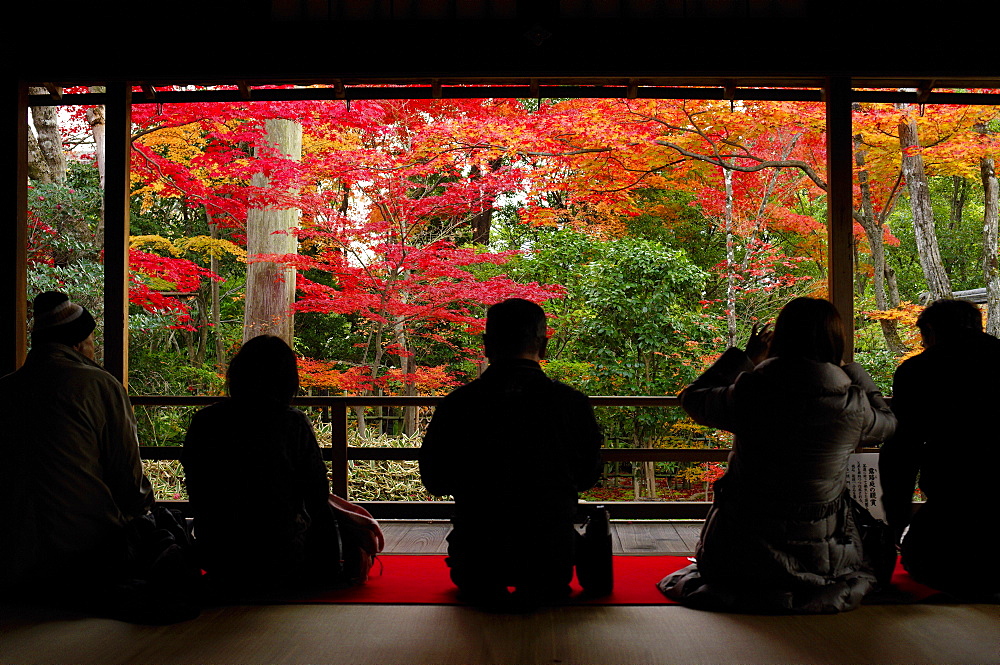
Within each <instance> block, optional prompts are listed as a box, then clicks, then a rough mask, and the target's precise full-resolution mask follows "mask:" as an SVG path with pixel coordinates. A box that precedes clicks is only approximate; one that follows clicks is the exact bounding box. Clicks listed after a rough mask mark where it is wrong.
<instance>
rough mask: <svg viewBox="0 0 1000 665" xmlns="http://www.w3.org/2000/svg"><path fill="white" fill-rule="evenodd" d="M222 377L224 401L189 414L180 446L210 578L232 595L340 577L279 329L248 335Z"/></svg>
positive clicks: (331, 525)
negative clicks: (276, 332)
mask: <svg viewBox="0 0 1000 665" xmlns="http://www.w3.org/2000/svg"><path fill="white" fill-rule="evenodd" d="M227 380H228V383H229V394H230V397H229V399H226V400H223V401H221V402H218V403H216V404H213V405H211V406H208V407H206V408H204V409H202V410H200V411H199V412H198V413H196V414H195V416H194V418H193V419H192V421H191V427H190V428H189V429H188V432H187V436H186V438H185V439H184V450H183V452H182V454H181V461H182V463H183V465H184V475H185V483H186V484H187V489H188V493H189V496H190V499H191V507H192V510H193V512H194V517H195V520H194V535H195V540H196V543H197V546H198V549H199V553H200V556H201V557H202V561H203V565H204V567H205V570H206V571H207V573H208V575H209V578H210V579H211V580H212V581H213V582H214V583H215V584H216V585H218V587H219V589H220V590H221V592H222V593H223V594H224V595H230V596H237V597H240V596H243V597H253V596H255V595H260V594H267V593H270V592H283V591H287V590H293V589H296V588H299V587H315V586H322V585H330V584H334V583H337V582H338V581H339V577H338V576H339V572H340V571H339V566H340V557H341V553H340V547H339V536H338V524H337V520H336V518H335V517H334V515H333V513H332V511H331V509H330V506H329V494H330V483H329V480H328V479H327V470H326V465H325V464H324V463H323V459H322V457H321V455H320V450H319V446H318V444H317V442H316V436H315V434H314V433H313V429H312V425H311V424H310V423H309V420H308V419H307V418H306V416H305V414H304V413H302V412H301V411H299V410H298V409H294V408H292V407H291V406H290V404H291V400H292V397H294V395H295V394H296V393H297V392H298V389H299V378H298V370H297V366H296V359H295V353H294V351H292V349H290V348H289V347H288V345H287V344H286V343H285V342H284V341H283V340H282V339H281V338H279V337H273V336H270V335H261V336H259V337H254V338H253V339H251V340H249V341H247V342H246V343H245V344H244V345H243V347H242V348H241V349H240V351H239V352H238V353H237V354H236V356H234V357H233V359H232V361H231V362H230V364H229V370H228V372H227Z"/></svg>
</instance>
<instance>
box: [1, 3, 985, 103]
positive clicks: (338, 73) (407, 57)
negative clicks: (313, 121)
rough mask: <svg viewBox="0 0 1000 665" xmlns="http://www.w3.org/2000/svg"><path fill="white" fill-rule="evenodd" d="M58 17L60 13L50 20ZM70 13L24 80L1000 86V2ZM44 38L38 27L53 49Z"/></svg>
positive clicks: (72, 8)
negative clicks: (835, 80)
mask: <svg viewBox="0 0 1000 665" xmlns="http://www.w3.org/2000/svg"><path fill="white" fill-rule="evenodd" d="M59 5H60V3H56V4H55V5H50V4H49V3H46V4H45V12H46V14H48V15H52V16H58V15H59V14H60V6H59ZM65 11H66V12H67V14H66V15H67V16H72V17H73V21H74V27H73V28H72V39H69V40H66V41H64V42H62V46H60V47H59V48H55V49H53V48H48V49H35V50H32V51H30V56H28V57H24V58H21V59H20V61H18V62H17V63H16V64H15V65H14V67H13V68H12V69H13V71H15V72H16V74H17V76H18V78H19V79H21V80H26V81H28V82H29V83H31V84H33V85H37V84H42V83H50V84H52V85H55V86H59V87H65V86H68V85H72V84H81V83H83V84H101V83H103V82H107V81H115V80H119V81H121V80H129V81H135V82H137V83H148V84H149V85H176V84H190V85H197V84H215V83H219V82H236V81H245V82H247V84H248V85H254V84H267V83H296V84H313V83H329V84H331V85H337V84H344V85H351V84H359V83H373V82H384V83H413V82H415V81H422V82H426V83H428V85H434V84H442V85H449V84H452V83H464V84H469V83H490V84H520V85H525V86H530V85H533V84H534V85H548V84H552V85H617V86H623V87H626V88H627V87H628V86H630V85H633V86H634V85H639V86H643V85H671V86H689V85H690V86H713V87H726V86H729V87H761V86H774V87H780V86H791V87H811V88H817V87H820V86H822V84H823V80H824V78H825V77H826V76H837V75H840V76H851V77H852V79H853V81H852V84H853V85H854V87H855V88H865V87H873V88H932V87H934V88H1000V61H998V58H997V48H996V44H997V37H996V34H997V27H996V26H997V25H998V24H1000V22H998V21H997V20H996V19H997V18H998V11H1000V2H977V1H976V0H953V1H950V2H948V3H937V4H935V5H933V6H932V7H931V8H930V9H921V8H920V5H919V4H918V3H912V2H902V1H901V0H881V1H880V0H868V1H866V2H862V1H861V0H844V1H842V2H823V1H820V0H256V1H245V0H203V1H201V2H197V1H195V0H181V1H180V2H173V3H130V4H129V5H122V6H117V5H115V4H114V3H111V4H104V5H101V6H88V7H87V8H86V9H85V10H84V9H81V6H80V5H79V3H72V4H70V3H67V4H66V10H65ZM38 18H40V17H38ZM44 28H45V24H44V22H42V21H36V22H34V23H32V24H31V26H30V29H29V27H26V28H25V30H28V31H29V32H30V33H31V34H38V35H39V37H43V36H45V34H44ZM61 29H62V28H61V27H60V26H55V27H54V32H55V33H56V34H59V31H60V30H61ZM49 30H50V32H52V31H53V28H50V29H49ZM25 53H26V55H27V54H28V53H29V52H28V51H26V52H25Z"/></svg>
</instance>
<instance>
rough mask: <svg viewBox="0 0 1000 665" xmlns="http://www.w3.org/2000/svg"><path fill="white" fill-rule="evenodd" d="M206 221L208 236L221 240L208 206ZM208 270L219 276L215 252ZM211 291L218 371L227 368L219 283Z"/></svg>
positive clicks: (213, 336)
mask: <svg viewBox="0 0 1000 665" xmlns="http://www.w3.org/2000/svg"><path fill="white" fill-rule="evenodd" d="M205 219H206V220H207V221H208V234H209V236H210V237H211V238H212V240H218V239H219V225H218V224H216V223H215V220H214V219H213V218H212V213H211V212H209V210H208V206H205ZM208 261H209V263H208V269H209V270H211V271H212V273H213V274H216V275H218V274H219V257H218V256H217V255H216V253H215V252H214V251H213V252H211V253H210V254H209V257H208ZM209 289H210V292H209V293H210V298H211V301H210V305H209V306H210V308H211V319H212V338H213V340H214V341H215V366H216V367H217V368H218V369H222V368H223V367H225V366H226V359H225V348H224V344H223V340H222V299H221V294H220V293H219V282H217V281H216V280H214V279H213V280H212V281H211V284H210V285H209Z"/></svg>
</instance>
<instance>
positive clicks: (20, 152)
mask: <svg viewBox="0 0 1000 665" xmlns="http://www.w3.org/2000/svg"><path fill="white" fill-rule="evenodd" d="M8 90H9V92H8V104H7V110H8V115H7V126H8V127H9V128H10V130H9V131H11V132H13V134H14V135H13V136H12V137H11V138H12V139H13V145H14V150H13V151H12V152H13V154H14V159H15V163H14V168H13V169H12V172H10V173H9V174H8V177H7V185H6V191H7V196H8V197H9V199H8V203H7V211H8V215H9V216H8V217H7V219H8V220H10V221H9V222H8V224H7V225H9V227H11V229H10V230H11V231H12V233H11V234H10V235H9V236H8V237H7V238H6V239H5V241H4V242H3V243H0V247H2V248H3V249H2V250H0V252H2V254H0V265H2V266H3V274H5V275H6V277H5V278H3V282H4V284H6V285H7V288H5V289H3V290H2V291H0V292H2V294H3V295H2V296H0V299H2V301H0V312H3V313H4V314H3V317H2V320H3V324H2V328H0V346H2V348H3V355H2V358H3V360H2V361H0V376H3V375H4V374H9V373H10V372H13V371H14V370H16V369H17V368H18V367H20V366H21V363H23V362H24V356H25V354H26V353H27V350H28V332H27V320H28V292H27V279H28V258H27V244H28V84H27V83H26V82H25V81H18V82H17V86H16V87H13V86H12V87H11V88H8Z"/></svg>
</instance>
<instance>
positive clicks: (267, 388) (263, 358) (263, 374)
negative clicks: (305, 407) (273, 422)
mask: <svg viewBox="0 0 1000 665" xmlns="http://www.w3.org/2000/svg"><path fill="white" fill-rule="evenodd" d="M226 382H227V383H228V384H229V394H230V395H231V396H232V397H234V398H236V399H240V400H252V401H259V402H270V403H278V404H284V405H286V406H287V405H288V404H290V403H291V401H292V398H293V397H295V394H296V393H298V392H299V370H298V365H297V363H296V360H295V352H294V351H292V349H291V348H290V347H289V346H288V344H286V343H285V340H283V339H281V338H280V337H275V336H274V335H260V336H258V337H254V338H253V339H250V340H247V342H246V343H245V344H243V347H242V348H241V349H240V350H239V351H238V352H237V353H236V355H235V356H233V359H232V360H231V361H230V362H229V369H228V370H227V371H226Z"/></svg>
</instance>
